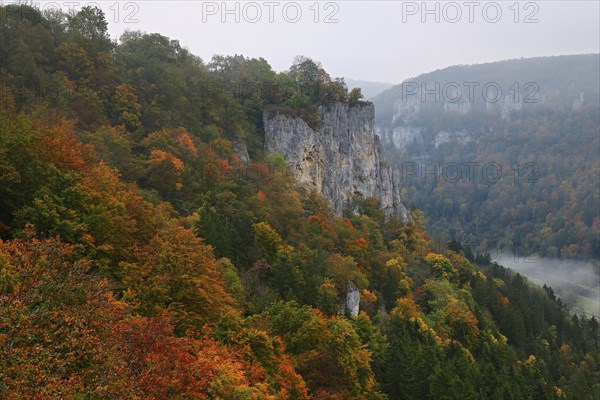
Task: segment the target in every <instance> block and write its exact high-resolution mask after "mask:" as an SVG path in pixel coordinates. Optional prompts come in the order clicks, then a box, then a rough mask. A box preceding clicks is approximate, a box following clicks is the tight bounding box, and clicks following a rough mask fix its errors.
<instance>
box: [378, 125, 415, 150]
mask: <svg viewBox="0 0 600 400" xmlns="http://www.w3.org/2000/svg"><path fill="white" fill-rule="evenodd" d="M378 133H379V136H380V137H381V138H382V139H383V140H384V141H385V143H386V145H391V146H394V147H395V148H397V149H403V148H405V147H406V146H408V145H410V144H411V143H413V142H416V143H418V144H422V143H423V134H422V129H421V128H420V127H412V126H399V127H396V128H394V129H388V130H384V129H378Z"/></svg>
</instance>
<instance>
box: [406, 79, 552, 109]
mask: <svg viewBox="0 0 600 400" xmlns="http://www.w3.org/2000/svg"><path fill="white" fill-rule="evenodd" d="M401 89H402V102H403V103H409V102H414V101H419V102H421V103H426V102H435V103H441V102H445V103H459V102H461V103H475V102H476V101H478V100H480V99H481V100H483V101H484V102H485V103H498V102H500V101H502V100H507V99H508V100H511V101H512V102H513V103H528V104H533V103H538V102H539V100H540V87H539V85H538V84H537V83H536V82H524V83H520V82H513V83H511V84H510V85H504V87H503V85H501V84H500V83H498V82H471V81H468V82H420V83H419V82H404V83H402V86H401Z"/></svg>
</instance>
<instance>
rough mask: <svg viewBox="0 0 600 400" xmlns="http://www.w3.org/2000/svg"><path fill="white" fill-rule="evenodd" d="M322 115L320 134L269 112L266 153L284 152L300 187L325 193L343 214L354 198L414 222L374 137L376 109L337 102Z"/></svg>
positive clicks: (266, 116)
mask: <svg viewBox="0 0 600 400" xmlns="http://www.w3.org/2000/svg"><path fill="white" fill-rule="evenodd" d="M319 112H320V113H321V119H322V121H323V123H322V126H321V128H320V129H318V130H313V129H311V128H310V127H309V126H308V125H307V124H306V122H304V121H303V120H302V119H301V118H299V117H296V116H291V115H289V114H286V113H282V112H270V111H267V112H265V114H264V115H263V120H264V129H265V151H266V152H267V153H275V152H279V153H280V154H281V155H282V156H283V158H284V159H285V160H286V161H287V162H288V164H289V165H290V166H291V168H292V170H293V172H294V174H295V176H296V179H297V181H298V183H299V184H300V185H302V186H304V187H305V188H307V189H309V190H310V189H314V190H316V191H317V192H319V193H321V194H322V195H323V196H324V197H325V198H327V199H328V200H329V202H330V204H331V207H332V209H333V211H334V212H335V213H336V214H338V215H339V214H341V213H342V211H343V210H344V209H345V208H347V207H348V206H349V205H350V203H351V199H352V197H353V196H359V197H363V198H364V197H375V198H377V199H379V202H380V205H381V207H382V208H383V210H384V211H385V213H386V214H387V215H388V216H392V215H393V216H396V217H398V218H399V219H400V220H402V221H410V220H412V217H411V216H410V213H409V212H408V211H407V209H406V207H405V206H404V204H402V201H401V198H400V187H399V184H398V182H399V177H398V174H397V171H395V170H394V169H393V168H392V167H391V166H390V165H388V164H387V163H386V160H385V154H384V150H383V146H382V144H381V140H380V139H379V136H378V135H377V134H376V133H375V127H374V118H375V109H374V107H373V105H372V104H370V103H367V104H360V105H354V106H350V105H348V104H344V103H335V104H331V105H327V106H321V108H320V109H319Z"/></svg>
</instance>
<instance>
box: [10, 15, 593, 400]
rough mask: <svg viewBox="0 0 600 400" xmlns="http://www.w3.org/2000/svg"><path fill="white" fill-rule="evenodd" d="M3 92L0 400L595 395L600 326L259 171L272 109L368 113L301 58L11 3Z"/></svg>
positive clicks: (544, 292) (543, 292) (275, 169)
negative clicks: (217, 49) (223, 51)
mask: <svg viewBox="0 0 600 400" xmlns="http://www.w3.org/2000/svg"><path fill="white" fill-rule="evenodd" d="M0 89H1V91H0V95H1V97H0V101H1V102H0V398H6V399H56V398H61V399H167V398H193V399H227V400H230V399H309V398H310V399H323V400H325V399H339V400H342V399H343V400H346V399H380V400H381V399H390V400H392V399H428V398H429V399H578V400H579V399H597V398H600V384H599V383H598V382H599V381H600V372H599V369H600V351H599V349H600V347H599V346H600V342H599V339H600V336H599V335H600V328H599V324H598V321H597V320H596V319H593V318H592V319H589V318H586V317H581V316H576V315H570V314H569V313H568V311H567V310H566V308H565V307H564V305H563V304H562V303H561V302H560V301H559V300H557V299H556V297H555V295H554V293H553V291H552V289H550V288H540V287H537V286H534V285H532V284H530V283H529V282H528V281H527V280H526V279H524V278H523V277H522V276H520V275H518V274H512V273H510V272H509V271H507V270H506V269H504V268H502V267H500V266H498V265H495V264H490V263H489V262H487V261H486V260H485V259H484V258H481V259H479V261H480V262H479V264H477V265H475V264H472V263H470V262H469V261H468V260H467V257H465V255H468V251H466V250H465V249H463V247H462V246H461V244H460V243H457V242H449V243H448V246H447V248H445V249H436V250H435V251H434V250H433V246H432V243H431V240H430V239H429V237H428V235H427V234H426V232H425V231H424V228H423V217H422V216H421V214H420V213H419V212H418V211H416V210H415V211H413V218H414V220H415V223H412V222H411V223H406V224H403V223H401V222H399V221H397V220H395V219H393V218H392V219H389V218H385V217H384V215H383V212H382V211H381V210H380V209H379V207H378V204H377V201H375V200H374V199H372V198H368V199H364V200H362V201H361V202H360V203H359V204H357V209H358V210H359V212H356V213H354V212H347V213H345V215H343V216H335V215H334V214H333V213H332V211H331V210H330V209H329V207H328V205H327V202H326V201H325V199H323V198H322V197H320V196H319V195H318V194H316V193H305V192H302V191H298V190H297V189H296V186H295V182H294V179H293V174H291V173H289V171H288V170H287V167H286V165H285V162H284V161H283V159H282V158H281V157H280V156H278V155H277V154H275V155H265V154H263V150H262V149H263V144H262V140H263V132H262V125H261V124H262V115H263V112H264V111H265V110H266V109H270V110H278V112H286V113H292V114H296V115H299V116H301V117H302V118H303V119H304V120H305V121H306V122H307V123H309V124H311V125H312V126H318V125H319V123H320V121H319V117H318V113H316V110H317V107H318V106H319V105H327V104H328V103H331V102H347V103H349V104H350V105H354V104H356V103H358V102H360V101H362V100H361V95H360V91H359V90H354V89H353V90H350V91H348V88H347V87H346V86H345V84H344V82H343V80H339V79H332V78H331V77H330V76H329V75H328V74H327V73H326V72H325V70H324V69H323V68H322V67H321V66H320V65H319V64H318V63H315V62H313V61H312V60H310V59H307V58H298V59H297V60H296V61H295V63H294V64H293V65H292V66H291V67H290V69H289V70H288V71H286V72H284V73H276V72H275V71H273V70H272V68H271V67H270V65H269V64H268V63H267V61H265V60H263V59H248V58H245V57H243V56H219V57H214V58H213V59H212V60H211V61H210V62H204V61H203V60H200V59H199V58H197V57H195V56H194V55H192V54H190V53H189V52H188V51H187V50H186V49H184V48H182V47H181V46H180V45H179V43H178V42H177V41H175V40H172V39H169V38H166V37H164V36H161V35H159V34H147V33H141V32H129V33H127V34H125V35H123V36H122V37H121V38H120V39H119V41H118V42H115V41H112V40H111V39H110V38H109V37H108V35H107V24H106V21H105V18H104V16H103V15H102V13H101V12H100V11H99V10H97V9H94V8H87V7H86V8H83V9H82V10H81V11H80V12H79V13H77V14H76V15H72V16H67V15H64V14H60V13H54V14H47V15H40V14H39V12H38V11H37V10H36V9H33V8H29V7H27V6H15V5H11V6H5V7H0ZM244 143H245V144H246V146H247V148H248V153H249V156H250V161H248V162H246V161H244V160H243V159H244V158H245V154H244V151H242V150H240V149H241V148H242V147H243V144H244ZM349 282H352V283H353V284H354V285H355V286H356V287H357V288H358V290H359V292H360V313H359V315H357V316H355V317H351V316H350V315H343V314H340V313H339V310H340V303H341V302H343V299H344V297H345V296H346V294H347V287H348V285H349Z"/></svg>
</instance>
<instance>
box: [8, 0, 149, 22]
mask: <svg viewBox="0 0 600 400" xmlns="http://www.w3.org/2000/svg"><path fill="white" fill-rule="evenodd" d="M0 6H5V7H7V8H6V9H5V11H4V12H3V13H2V14H1V15H0V23H4V22H6V21H8V20H9V19H14V18H18V19H26V20H30V21H31V20H32V19H38V20H39V21H34V22H41V18H43V16H45V15H52V14H57V13H63V14H65V15H76V14H77V13H79V12H80V11H81V10H83V9H84V8H86V7H89V8H97V9H99V10H102V11H103V12H104V16H105V18H106V20H107V21H109V22H113V23H116V24H119V23H124V24H137V23H139V22H140V21H139V18H138V17H139V11H140V5H139V2H135V1H100V2H94V1H83V2H80V1H18V0H15V1H10V0H0ZM8 6H10V7H8ZM33 10H37V11H39V14H38V13H36V12H34V11H33Z"/></svg>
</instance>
